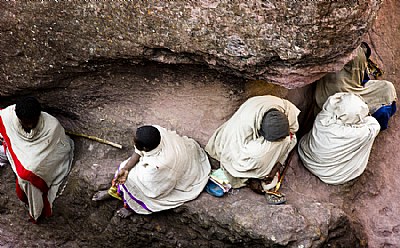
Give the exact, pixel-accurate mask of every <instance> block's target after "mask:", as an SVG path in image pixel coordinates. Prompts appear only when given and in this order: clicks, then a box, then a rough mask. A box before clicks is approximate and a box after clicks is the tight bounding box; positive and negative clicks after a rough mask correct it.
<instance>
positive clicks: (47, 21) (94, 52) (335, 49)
mask: <svg viewBox="0 0 400 248" xmlns="http://www.w3.org/2000/svg"><path fill="white" fill-rule="evenodd" d="M164 2H165V3H164ZM166 2H167V1H157V2H151V1H141V2H138V1H136V2H135V3H132V2H130V4H128V3H123V2H118V1H114V2H111V1H104V2H102V1H98V2H96V1H88V2H83V1H82V3H81V4H75V3H74V4H72V3H71V2H65V1H62V2H61V1H59V2H56V1H44V2H43V3H41V2H39V1H37V2H34V1H30V2H27V3H22V2H19V1H18V2H11V1H8V2H7V1H1V2H0V82H1V87H0V96H1V97H0V107H4V106H6V105H8V104H11V103H13V102H14V100H15V99H16V98H17V97H18V96H20V95H25V94H33V95H35V96H37V97H38V98H39V99H40V101H41V102H42V103H43V105H44V107H45V109H46V111H48V112H50V113H51V114H53V115H55V116H56V117H58V118H59V119H60V120H61V122H62V123H63V125H64V126H65V127H66V129H68V130H71V131H75V132H80V133H85V134H90V135H95V136H98V137H101V138H106V139H108V140H111V141H114V142H117V143H121V144H123V146H124V149H123V150H118V149H115V148H111V147H108V146H105V145H102V144H98V143H96V142H92V141H87V140H84V139H81V138H75V141H76V151H77V153H76V162H75V164H74V167H73V171H72V172H71V175H70V177H69V180H68V184H67V187H66V189H65V191H64V193H63V195H62V196H61V197H60V198H58V199H57V200H56V202H55V208H54V216H53V217H52V218H49V219H47V220H43V222H42V223H41V224H39V225H35V226H33V225H32V224H31V223H29V222H28V221H27V219H28V216H27V213H26V210H25V208H24V206H23V204H22V203H21V202H20V201H19V200H18V199H17V197H16V195H15V192H14V184H15V182H14V176H13V173H12V172H11V169H10V168H9V167H5V168H4V167H3V168H0V216H1V218H0V246H1V247H99V246H100V247H101V246H103V247H126V246H134V247H135V246H141V245H143V246H148V247H240V246H243V247H271V246H273V247H366V246H368V247H398V246H399V244H400V238H399V237H400V236H399V235H398V234H399V232H400V231H399V230H400V228H399V226H400V220H399V218H398V213H399V211H400V205H399V204H398V202H397V200H396V199H399V197H400V191H399V190H398V189H399V188H400V181H399V180H398V176H397V175H399V173H400V171H399V168H400V166H399V161H400V155H399V153H398V145H397V144H398V141H399V140H400V134H399V132H398V131H397V130H398V126H399V117H398V116H399V115H398V114H396V115H395V116H394V118H393V119H392V120H391V123H390V128H389V129H388V130H386V131H384V132H382V133H380V134H379V135H378V137H377V139H376V142H375V144H374V147H373V150H372V153H371V157H370V162H369V165H368V167H367V169H366V171H365V173H364V174H363V175H362V176H361V177H360V178H358V179H356V180H354V181H353V182H351V183H348V184H346V185H342V186H329V185H326V184H323V183H322V182H321V181H319V180H318V179H317V178H316V177H314V176H313V175H311V174H310V173H309V172H308V171H307V170H306V169H305V168H304V167H303V166H302V165H301V163H300V161H299V160H298V158H297V157H295V158H294V159H293V161H292V163H291V166H290V168H289V170H288V174H287V176H286V179H285V181H284V184H283V186H282V192H284V193H285V194H286V195H287V198H288V203H287V204H286V205H285V206H278V207H271V206H267V205H266V204H265V200H264V198H263V197H262V196H259V195H256V194H254V193H253V192H250V191H249V190H247V189H243V190H240V191H238V192H234V193H233V194H229V195H227V196H226V197H224V198H221V199H217V198H213V197H211V196H209V195H207V194H205V193H203V194H202V195H201V196H200V197H199V198H198V199H196V200H195V201H192V202H189V203H187V204H185V205H183V206H182V207H180V208H177V209H175V210H171V211H166V212H164V213H158V214H155V215H152V216H139V215H134V216H132V217H131V218H130V219H127V220H121V219H119V218H118V217H116V216H115V211H116V210H117V209H118V208H120V207H121V206H122V205H121V203H119V202H117V201H107V202H104V203H94V202H92V201H91V200H90V199H91V196H92V195H93V193H94V192H95V191H96V190H98V189H104V188H106V187H107V186H108V184H109V181H110V179H111V177H112V174H113V172H114V170H115V168H116V166H117V165H118V163H119V162H120V161H122V160H123V159H125V158H126V157H127V156H129V155H130V153H131V152H132V138H131V137H132V135H133V133H134V129H135V127H137V126H138V125H142V124H159V125H162V126H165V127H167V128H170V129H174V130H177V131H178V133H180V134H184V135H188V136H191V137H193V138H194V139H196V140H197V141H199V143H200V144H201V145H202V146H204V145H205V144H206V142H207V140H208V138H209V137H210V136H211V134H212V132H213V131H214V130H215V129H216V128H217V127H218V126H219V125H221V124H222V123H223V122H224V121H225V120H226V119H228V118H229V117H230V116H231V115H232V113H233V112H234V111H235V110H236V109H237V108H238V107H239V106H240V104H241V103H243V102H244V101H245V100H246V99H247V98H248V97H250V96H254V95H263V94H273V95H278V96H282V97H285V98H287V99H289V100H291V101H292V102H293V103H295V104H296V105H297V106H298V107H299V108H300V109H301V110H302V113H301V115H300V122H301V123H302V126H306V124H307V123H306V120H307V118H306V116H307V110H308V108H309V101H310V99H311V90H312V89H311V87H310V86H305V87H302V88H296V89H287V88H293V87H298V86H300V85H305V84H307V83H309V82H312V81H313V80H314V79H315V78H317V77H319V76H318V75H320V74H321V73H322V72H324V71H329V70H333V69H334V68H339V67H341V65H343V63H344V61H346V60H347V59H348V58H349V56H351V51H352V49H353V48H354V47H355V46H356V45H357V44H358V43H359V41H360V40H362V39H363V40H367V41H368V42H369V43H370V44H371V45H372V47H373V50H374V52H373V55H372V56H373V58H374V59H375V60H376V61H377V62H378V64H379V65H380V66H381V67H382V68H383V69H384V70H385V75H384V78H385V79H388V80H390V81H392V82H394V84H395V86H396V87H397V88H399V86H398V78H399V75H398V74H399V72H398V69H397V68H399V67H400V62H399V59H398V58H399V57H400V49H399V44H398V40H399V39H400V29H399V23H400V21H399V18H398V16H397V15H396V14H394V13H398V12H399V10H400V2H399V1H397V0H387V1H384V2H383V5H382V8H381V9H380V10H379V12H378V16H377V19H376V21H375V23H374V24H373V26H372V29H370V30H369V31H368V33H365V32H366V31H367V29H368V28H369V27H370V25H371V24H372V19H373V18H374V17H375V15H376V10H377V8H378V7H379V6H378V5H379V4H381V1H340V0H339V1H308V2H310V3H308V2H307V3H305V2H306V1H276V2H273V1H268V2H267V1H262V2H255V1H254V2H251V1H246V4H243V3H241V4H240V3H239V1H238V2H233V3H231V2H230V4H231V6H236V5H237V6H239V5H240V6H241V8H239V10H240V11H243V13H247V14H248V15H257V16H262V17H263V18H265V19H268V18H270V19H271V20H281V21H282V23H283V24H282V25H270V26H268V25H265V27H266V26H268V27H269V28H271V30H272V29H273V28H276V30H278V29H279V30H281V29H282V30H290V28H291V27H292V28H295V27H298V26H299V25H300V23H301V22H300V21H301V20H303V19H304V20H305V18H307V16H308V15H304V16H302V15H300V16H298V17H297V16H296V17H295V16H294V14H293V13H300V12H301V11H303V13H304V12H305V11H306V10H310V13H311V14H310V16H313V18H312V19H310V22H311V23H317V24H318V25H322V26H318V25H317V26H318V27H320V29H319V30H317V31H315V32H311V33H310V32H309V30H310V29H305V30H303V31H301V32H300V29H296V30H297V31H298V32H297V33H295V34H296V35H299V36H300V35H303V33H304V34H308V37H314V38H315V39H316V40H315V41H313V40H308V42H307V43H306V44H304V45H303V46H299V47H303V48H304V47H305V48H307V49H308V50H307V49H305V50H301V51H300V52H299V53H295V54H303V52H304V54H307V55H304V56H300V58H299V59H295V57H296V56H297V55H296V56H294V55H293V51H292V50H290V49H288V47H290V45H287V46H285V45H283V44H284V41H285V39H286V38H287V37H291V36H290V35H294V33H293V32H289V33H285V32H282V33H279V34H280V35H282V37H286V38H285V39H282V40H280V39H274V40H273V41H275V42H280V44H279V45H278V44H277V45H276V46H271V47H269V46H265V47H264V46H261V45H259V46H256V45H255V43H252V42H250V43H249V42H247V40H251V39H250V38H251V37H256V36H257V35H256V31H252V32H248V30H247V29H249V28H253V26H254V25H248V26H246V28H244V27H245V26H241V25H238V24H237V23H242V22H243V23H244V22H251V21H254V22H255V19H254V20H253V19H251V18H237V19H234V18H233V17H234V16H235V13H236V12H234V11H233V10H232V11H233V12H232V13H231V12H226V13H225V15H221V16H222V17H220V18H228V17H231V19H229V20H230V21H229V22H228V23H227V24H225V25H226V27H225V28H224V27H223V26H222V25H223V23H222V22H217V21H216V20H214V19H213V18H211V17H209V18H208V20H209V22H205V21H204V23H203V20H206V19H204V18H206V17H207V16H208V15H207V14H210V15H211V14H212V13H223V12H224V11H225V10H226V8H222V7H224V6H225V7H226V6H227V2H224V1H192V2H183V1H182V2H179V3H178V2H177V1H176V2H171V1H169V2H168V8H166V7H165V8H164V7H163V6H166V4H167V3H166ZM243 2H244V1H243ZM311 2H312V4H311ZM250 3H256V6H259V5H261V4H264V5H265V6H267V7H265V8H272V7H271V6H272V5H274V6H286V7H290V9H289V8H286V10H285V8H283V9H284V10H285V11H286V13H288V17H290V16H291V17H292V18H291V19H290V18H286V17H285V18H284V15H283V14H282V15H280V14H279V11H281V10H280V9H277V10H276V11H277V12H276V15H273V14H272V13H274V12H268V13H269V14H270V15H266V14H265V12H263V11H258V12H257V11H255V10H254V11H248V10H249V9H246V6H247V5H248V6H250V5H249V4H250ZM269 3H271V4H272V5H271V4H269ZM174 4H182V6H186V5H187V6H189V7H188V8H187V9H195V8H196V6H197V8H200V10H201V13H200V14H199V15H198V20H200V21H199V23H197V24H198V25H199V27H203V28H204V29H211V28H213V29H212V30H216V29H217V27H218V32H209V33H204V36H203V37H207V39H206V38H204V39H200V36H199V34H198V35H195V36H194V38H192V40H191V41H190V42H187V43H185V44H182V43H180V42H179V41H180V40H181V39H180V38H181V37H182V40H183V38H185V37H186V36H187V35H186V36H185V34H186V33H185V32H187V31H185V29H182V28H181V26H179V25H183V24H182V23H179V21H180V20H181V19H182V17H179V18H178V16H179V11H180V9H177V8H175V7H174V6H177V5H174ZM257 4H258V5H257ZM314 5H315V6H314ZM134 6H135V7H134ZM345 6H347V7H349V6H350V7H351V8H350V9H347V8H345ZM367 6H368V7H367ZM342 7H343V8H342ZM367 8H370V9H367ZM312 9H321V10H326V11H325V12H312V11H311V10H312ZM185 10H186V9H185V8H182V16H186V13H187V12H185ZM329 10H331V11H329ZM156 11H157V13H158V14H157V15H155V13H156ZM246 11H247V12H246ZM169 13H171V14H169ZM172 13H175V14H172ZM190 13H192V12H190ZM229 13H231V15H230V14H229ZM342 15H343V17H342V18H341V19H340V18H339V19H340V20H339V19H337V18H338V17H339V16H342ZM346 15H348V16H346ZM166 16H167V17H166ZM285 16H286V15H285ZM139 17H140V20H142V21H146V23H152V25H150V26H149V25H147V26H145V25H138V24H137V22H136V23H135V22H132V21H127V20H129V18H130V20H138V19H139ZM126 18H128V19H126ZM135 18H138V19H135ZM296 18H297V19H296ZM257 20H258V19H257ZM268 20H269V19H268ZM289 20H291V21H292V22H293V20H300V21H295V23H293V25H288V24H287V25H284V23H285V22H288V23H289ZM355 20H356V21H355ZM77 21H78V22H77ZM157 23H158V24H159V25H158V26H157V25H156V24H157ZM260 23H261V22H260ZM262 23H266V22H262ZM197 24H191V25H197ZM252 24H254V23H252ZM353 24H354V26H352V25H353ZM174 25H175V26H176V27H179V28H177V29H176V30H177V31H176V32H178V31H179V33H177V34H176V35H172V34H169V35H168V36H166V35H165V30H162V32H161V31H160V32H159V31H157V30H160V27H168V29H169V28H170V27H173V26H174ZM187 25H189V24H187ZM328 25H331V26H329V27H330V28H329V27H328ZM261 26H262V25H260V27H261ZM313 26H315V25H313ZM96 27H97V28H96ZM153 27H157V29H154V28H153ZM204 29H203V30H204ZM138 30H139V31H138ZM152 30H155V34H153V32H152ZM198 30H202V29H198ZM232 30H233V31H234V32H233V31H232ZM307 30H308V31H307ZM157 32H159V33H157ZM199 32H200V31H199ZM245 33H246V34H247V36H246V35H243V34H245ZM271 33H273V32H271ZM298 33H299V34H298ZM212 34H214V35H219V36H218V38H219V39H220V40H221V41H222V40H223V41H224V42H221V43H219V42H218V43H217V42H214V43H212V44H210V43H207V40H209V39H208V37H212ZM339 34H340V35H339ZM344 34H346V35H344ZM363 34H364V35H363ZM161 35H164V36H163V37H161ZM362 35H363V36H362ZM243 37H246V38H243ZM265 37H267V36H265ZM268 37H269V36H268ZM185 39H186V38H185ZM186 40H187V39H186ZM162 42H164V44H161V43H162ZM262 42H264V43H268V42H266V41H265V40H263V41H262ZM271 42H272V41H271ZM264 43H263V44H264ZM260 44H261V43H260ZM267 47H268V48H267ZM280 47H282V48H281V49H280ZM225 49H227V50H225ZM263 49H264V50H263ZM268 49H270V50H268ZM214 50H215V51H216V53H215V54H214V53H212V52H211V51H214ZM254 51H256V53H255V52H254ZM268 51H269V52H271V53H274V54H275V55H274V56H273V57H272V58H273V59H270V58H269V57H268V56H269V55H268ZM288 51H291V52H292V53H291V54H292V55H293V56H294V57H291V55H290V56H289V55H286V57H285V54H288ZM253 53H254V54H256V55H253ZM235 54H236V55H239V56H232V55H235ZM260 54H262V56H263V57H264V58H263V59H260V60H258V59H259V58H261V57H257V56H258V55H260ZM267 55H268V56H267ZM246 56H248V57H246ZM242 57H243V58H242ZM253 57H254V58H253ZM255 57H257V59H255ZM251 59H253V60H251ZM250 62H251V63H253V62H254V64H250ZM247 63H249V64H247ZM168 64H170V65H168ZM177 64H179V65H177ZM210 68H211V69H210ZM261 70H265V71H261ZM258 72H261V73H258ZM232 74H233V75H232ZM235 75H236V76H235ZM237 75H238V76H239V77H237ZM247 78H259V79H267V80H268V81H273V82H274V83H275V84H281V85H284V86H285V87H286V88H283V87H277V86H276V85H272V84H267V83H265V82H263V81H252V80H247Z"/></svg>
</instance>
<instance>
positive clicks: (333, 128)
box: [298, 93, 380, 184]
mask: <svg viewBox="0 0 400 248" xmlns="http://www.w3.org/2000/svg"><path fill="white" fill-rule="evenodd" d="M379 130H380V126H379V123H378V122H377V120H376V119H375V118H373V117H371V116H368V106H367V104H366V103H365V102H364V100H363V99H362V98H361V97H360V96H358V95H355V94H351V93H336V94H335V95H333V96H331V97H329V98H328V100H327V101H326V103H325V104H324V106H323V109H322V111H321V112H320V113H319V114H318V115H317V117H316V119H315V122H314V125H313V128H312V130H311V131H310V132H309V133H307V134H306V135H305V136H303V137H302V138H301V140H300V142H299V147H298V152H299V156H300V158H301V160H302V161H303V164H304V166H305V167H306V168H307V169H309V170H310V171H311V172H312V173H313V174H314V175H316V176H318V177H319V178H320V179H321V180H322V181H323V182H325V183H328V184H342V183H345V182H348V181H350V180H352V179H354V178H356V177H358V176H360V175H361V174H362V173H363V171H364V170H365V168H366V166H367V164H368V158H369V154H370V152H371V148H372V145H373V142H374V140H375V137H376V136H377V135H378V133H379Z"/></svg>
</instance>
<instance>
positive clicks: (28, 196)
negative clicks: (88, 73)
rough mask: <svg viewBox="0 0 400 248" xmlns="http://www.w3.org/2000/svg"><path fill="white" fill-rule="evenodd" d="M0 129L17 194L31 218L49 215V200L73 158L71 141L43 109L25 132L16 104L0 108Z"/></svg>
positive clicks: (54, 195)
mask: <svg viewBox="0 0 400 248" xmlns="http://www.w3.org/2000/svg"><path fill="white" fill-rule="evenodd" d="M0 133H1V135H2V136H3V138H4V142H5V146H6V154H7V157H8V159H9V161H10V163H11V166H12V169H13V170H14V172H15V174H16V175H17V189H16V190H17V195H18V197H19V198H20V199H21V200H22V201H24V202H25V203H27V204H28V205H29V213H30V215H31V217H32V218H33V219H34V220H37V219H38V218H39V216H41V215H42V214H43V215H44V216H50V215H51V212H52V204H53V201H54V200H55V198H56V194H57V191H58V188H59V186H60V184H61V183H62V182H63V179H64V178H65V177H66V176H67V175H68V173H69V171H70V169H71V164H72V159H73V142H72V140H71V139H70V138H69V137H68V136H66V135H65V131H64V128H63V127H62V126H61V125H60V123H59V122H58V120H57V119H56V118H54V117H53V116H51V115H49V114H47V113H45V112H42V113H41V116H40V118H39V122H38V124H37V126H36V127H35V128H34V129H32V130H31V132H30V133H26V132H25V131H24V129H23V128H22V126H21V124H20V122H19V119H18V117H17V116H16V114H15V105H12V106H9V107H7V108H6V109H3V110H1V111H0Z"/></svg>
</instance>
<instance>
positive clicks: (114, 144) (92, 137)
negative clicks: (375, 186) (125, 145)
mask: <svg viewBox="0 0 400 248" xmlns="http://www.w3.org/2000/svg"><path fill="white" fill-rule="evenodd" d="M65 132H66V133H67V134H69V135H73V136H77V137H83V138H87V139H90V140H94V141H97V142H100V143H103V144H107V145H110V146H113V147H116V148H119V149H122V145H120V144H117V143H114V142H111V141H108V140H105V139H102V138H99V137H96V136H91V135H86V134H82V133H74V132H70V131H65Z"/></svg>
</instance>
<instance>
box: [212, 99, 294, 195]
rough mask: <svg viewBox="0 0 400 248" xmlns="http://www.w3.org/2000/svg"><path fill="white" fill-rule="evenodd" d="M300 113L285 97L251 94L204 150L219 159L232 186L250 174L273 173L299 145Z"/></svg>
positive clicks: (261, 175)
mask: <svg viewBox="0 0 400 248" xmlns="http://www.w3.org/2000/svg"><path fill="white" fill-rule="evenodd" d="M299 113H300V110H298V109H297V107H296V106H295V105H293V104H292V103H291V102H289V101H287V100H285V99H282V98H279V97H276V96H256V97H252V98H250V99H248V100H247V101H246V102H245V103H243V104H242V105H241V106H240V108H239V109H238V110H237V111H236V113H235V114H234V115H233V116H232V117H231V118H230V119H229V120H228V121H227V122H225V123H224V124H223V125H222V126H220V127H219V128H218V129H217V130H216V131H215V132H214V134H213V135H212V136H211V138H210V140H209V141H208V144H207V146H206V148H205V150H206V151H207V152H208V154H209V155H210V156H211V157H213V158H215V159H216V160H218V161H220V166H221V167H222V168H223V170H224V172H225V175H226V176H227V177H228V179H229V181H230V183H231V185H232V187H233V188H239V187H242V186H245V185H246V184H245V183H246V181H247V180H248V179H249V178H257V179H264V178H266V177H268V176H272V177H274V175H275V173H276V171H274V172H272V170H273V168H274V167H275V168H278V169H279V167H277V166H275V165H277V164H278V163H280V164H284V162H285V160H286V158H287V156H288V154H289V152H290V151H291V150H292V149H293V147H294V146H295V145H296V142H297V140H296V136H295V133H296V132H297V130H298V128H299V124H298V122H297V116H298V115H299ZM271 172H272V173H271ZM270 173H271V174H270Z"/></svg>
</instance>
